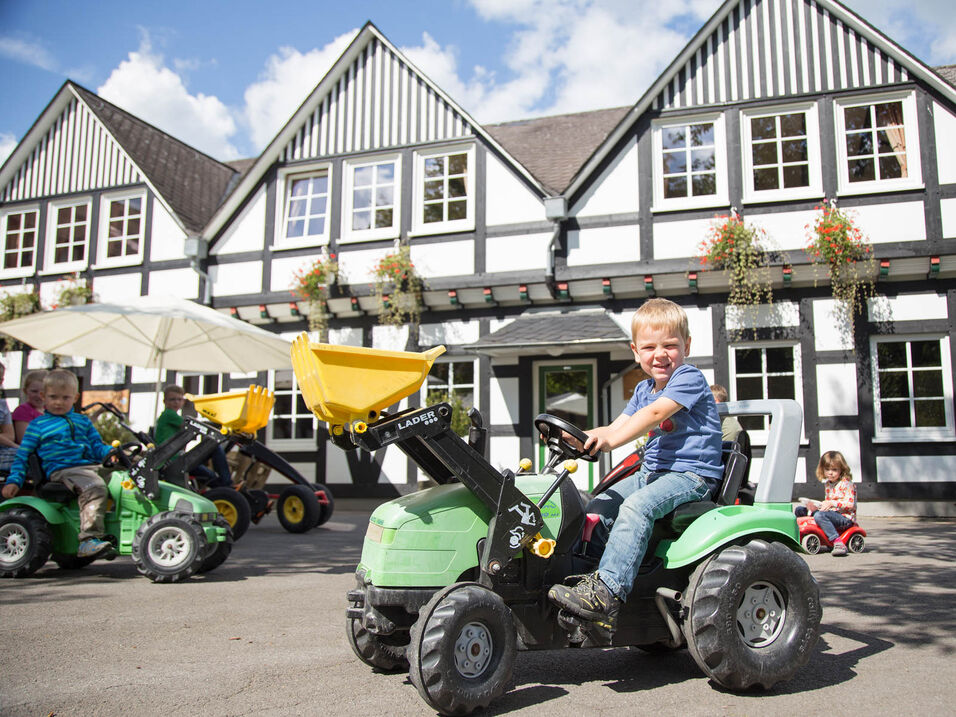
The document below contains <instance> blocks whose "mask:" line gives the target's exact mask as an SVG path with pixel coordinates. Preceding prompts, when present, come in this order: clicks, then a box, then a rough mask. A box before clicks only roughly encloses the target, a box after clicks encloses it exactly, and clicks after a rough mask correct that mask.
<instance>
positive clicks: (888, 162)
mask: <svg viewBox="0 0 956 717" xmlns="http://www.w3.org/2000/svg"><path fill="white" fill-rule="evenodd" d="M901 160H902V158H901V157H900V156H899V155H895V154H893V155H890V156H889V157H880V179H899V178H900V177H905V176H906V170H905V169H904V168H903V163H902V161H901Z"/></svg>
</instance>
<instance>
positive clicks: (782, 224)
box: [0, 0, 956, 513]
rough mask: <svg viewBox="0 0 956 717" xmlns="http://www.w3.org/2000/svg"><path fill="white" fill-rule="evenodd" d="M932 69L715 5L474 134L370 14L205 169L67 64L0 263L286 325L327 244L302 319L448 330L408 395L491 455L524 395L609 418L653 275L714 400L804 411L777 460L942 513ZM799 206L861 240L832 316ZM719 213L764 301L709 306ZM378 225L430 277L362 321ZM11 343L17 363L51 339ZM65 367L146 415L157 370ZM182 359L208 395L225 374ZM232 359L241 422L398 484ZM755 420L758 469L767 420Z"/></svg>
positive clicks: (525, 415) (942, 86)
mask: <svg viewBox="0 0 956 717" xmlns="http://www.w3.org/2000/svg"><path fill="white" fill-rule="evenodd" d="M954 75H956V72H954V71H953V68H935V69H933V68H930V67H927V66H926V65H924V64H923V63H922V62H920V61H919V60H918V59H917V58H916V57H914V56H913V55H912V54H910V53H909V52H908V51H907V50H905V49H904V48H902V47H900V46H899V45H897V44H896V43H894V42H893V41H892V40H891V39H890V38H888V37H886V36H885V35H884V34H883V33H881V32H880V31H879V30H878V29H877V28H874V27H873V26H871V25H870V24H868V23H867V22H865V21H864V20H862V19H861V18H860V17H859V16H857V15H855V14H854V13H853V12H851V11H850V10H848V9H847V8H846V7H844V6H843V5H841V4H840V3H838V2H835V1H833V0H728V1H727V2H725V3H724V4H723V5H721V7H720V8H719V9H718V10H717V12H716V13H715V14H714V15H713V17H712V18H711V19H710V20H709V21H708V22H707V23H706V25H704V26H703V27H702V28H701V29H700V31H699V32H698V33H697V34H696V35H695V36H694V37H693V39H692V40H691V41H690V42H689V43H688V45H687V46H686V47H685V48H684V50H683V51H682V52H681V53H680V54H679V55H678V56H677V57H676V58H675V59H674V61H673V62H672V63H671V65H670V66H669V67H668V68H667V69H666V70H665V71H664V72H663V73H662V74H661V75H660V76H659V77H658V78H657V80H656V81H655V82H654V83H653V85H652V86H651V87H650V89H648V90H647V92H645V93H644V95H643V96H642V97H641V98H640V99H639V100H638V101H637V103H636V104H634V105H632V106H627V107H620V108H616V109H608V110H600V111H595V112H584V113H578V114H572V115H564V116H558V117H545V118H538V119H531V120H527V121H519V122H508V123H504V124H497V125H485V126H483V125H480V124H479V123H478V122H476V121H475V120H474V119H473V118H472V116H471V115H470V114H469V113H468V111H467V110H466V109H465V108H463V107H461V106H460V105H458V104H457V103H456V102H455V100H454V98H452V97H450V96H449V95H448V94H447V93H446V92H445V91H443V90H442V89H441V88H440V87H438V86H437V85H436V84H435V83H434V82H433V81H431V80H430V79H429V78H428V77H427V76H426V75H425V74H424V73H422V72H421V71H420V70H419V69H418V68H416V67H415V66H414V65H413V64H412V63H411V62H410V61H409V60H408V58H406V57H404V56H403V54H402V53H401V52H400V51H399V50H398V49H397V48H396V47H395V46H393V45H392V44H391V43H390V42H389V40H388V39H387V37H386V36H385V35H383V34H382V33H381V32H380V31H379V30H378V29H377V28H376V27H375V26H374V25H372V24H368V25H366V26H365V27H364V28H363V29H362V30H361V31H360V33H359V34H358V35H357V37H356V38H355V40H354V41H353V42H352V43H351V45H350V46H349V47H348V49H347V50H346V51H345V52H344V53H343V55H342V56H341V57H340V58H339V59H338V61H337V62H336V63H335V64H334V65H333V67H332V68H331V70H330V71H329V72H328V73H327V74H326V75H325V76H324V77H323V78H321V79H319V81H318V84H317V85H316V87H315V89H314V90H313V91H312V93H311V94H310V95H309V96H308V97H307V98H306V99H305V101H304V102H303V103H302V105H301V106H300V107H299V109H298V110H297V111H296V112H295V114H294V115H293V116H292V117H291V118H290V119H289V121H288V122H287V123H286V124H285V126H284V127H283V128H282V129H281V130H280V131H279V133H278V134H277V135H276V136H275V138H274V139H273V140H272V142H271V143H270V144H269V145H268V146H267V147H266V149H265V150H264V151H263V152H262V154H260V155H259V156H258V157H256V158H254V159H251V160H246V161H243V162H234V163H229V164H224V163H220V162H218V161H216V160H214V159H212V158H210V157H207V156H205V155H203V154H202V153H200V152H197V151H195V150H193V149H191V148H189V147H187V146H185V145H183V144H182V143H180V142H178V141H177V140H175V139H173V138H171V137H169V136H168V135H165V134H164V133H162V132H160V131H158V130H156V129H155V128H153V127H151V126H149V125H148V124H146V123H144V122H142V121H141V120H139V119H137V118H135V117H133V116H131V115H129V114H128V113H126V112H124V111H122V110H120V109H119V108H116V107H114V106H112V105H110V104H109V103H107V102H105V101H103V100H102V99H100V98H98V97H96V96H95V95H94V94H92V93H90V92H89V91H87V90H85V89H83V88H81V87H78V86H77V85H75V84H73V83H71V82H68V83H66V85H64V87H63V88H62V89H61V90H60V92H59V93H58V94H57V96H56V97H55V98H54V100H53V101H52V102H51V104H50V105H49V106H48V107H47V108H46V109H45V110H44V112H43V113H42V114H41V116H40V118H39V119H38V120H37V123H36V124H35V125H34V127H33V128H31V130H30V131H29V132H28V133H27V135H26V136H25V137H24V139H23V141H22V142H21V143H20V145H19V146H18V147H17V149H16V150H15V152H14V153H13V155H12V156H11V157H10V158H9V159H8V160H7V162H6V163H5V164H4V166H3V167H2V169H0V232H2V234H3V237H4V260H3V265H2V268H0V283H2V286H3V290H4V291H5V292H8V293H9V292H14V291H20V290H22V289H21V288H20V287H22V286H27V287H29V288H35V289H38V290H39V292H40V295H41V298H43V300H44V302H45V303H46V304H47V305H49V303H50V302H51V301H53V299H54V298H55V296H56V292H57V291H58V288H57V287H58V286H61V285H62V282H63V281H66V280H70V277H73V276H74V275H75V276H78V277H79V280H81V281H87V282H92V286H93V289H94V291H95V293H96V295H97V297H98V298H100V299H101V300H106V299H109V298H114V297H120V296H124V295H131V294H144V293H158V292H160V291H170V292H173V293H177V294H179V295H181V296H185V297H187V298H194V299H196V300H199V301H201V302H204V303H209V304H211V305H213V306H214V307H216V308H217V309H219V310H221V311H223V312H227V313H230V314H233V315H236V316H239V317H241V318H243V319H246V320H248V321H250V322H253V323H259V324H261V325H264V326H266V327H268V328H270V329H272V330H274V331H277V332H279V333H282V334H287V335H290V336H291V335H293V334H295V333H297V332H299V331H302V330H305V328H306V320H305V313H306V312H307V307H306V306H305V305H303V304H302V302H298V303H297V302H296V301H295V298H294V297H293V296H292V295H291V294H290V287H291V285H292V282H293V280H294V274H295V272H296V271H297V270H299V269H301V268H302V267H304V266H306V265H308V264H309V263H311V262H312V261H314V260H315V259H316V257H317V256H319V255H320V252H322V251H326V252H330V253H332V254H334V255H335V256H336V258H337V260H338V263H339V266H340V269H341V277H340V279H339V281H338V283H337V284H336V285H334V286H332V287H331V289H330V294H329V298H328V300H327V311H328V312H329V315H330V321H329V329H328V340H329V341H331V342H333V343H342V344H351V345H365V346H375V347H379V348H398V349H406V348H408V349H417V348H418V347H423V348H424V347H428V346H432V345H435V344H444V345H445V346H446V347H447V349H448V351H447V353H446V354H445V356H443V357H442V358H441V359H440V361H439V363H437V364H436V366H435V368H434V369H433V371H432V374H431V376H430V377H429V379H428V381H427V383H426V385H425V387H423V391H422V394H421V396H419V397H415V398H413V399H412V401H413V402H414V401H425V400H428V397H429V393H430V392H438V393H442V394H451V395H455V396H458V397H459V398H460V399H462V401H463V402H464V403H465V404H466V405H474V406H476V407H477V408H478V409H479V410H480V411H481V413H482V415H483V417H484V421H485V425H486V426H487V427H488V428H489V432H490V439H489V446H488V450H489V456H490V459H491V460H492V462H493V463H495V464H496V465H499V466H501V467H512V468H514V467H515V466H516V465H517V463H518V461H519V459H520V458H522V457H525V456H527V457H530V458H532V459H534V460H540V458H541V455H540V450H541V449H540V447H539V446H538V443H537V440H536V436H535V435H534V431H533V428H532V419H533V417H534V415H535V414H537V413H538V412H541V411H548V412H551V413H558V414H559V415H563V416H566V417H568V418H570V419H571V420H572V421H574V422H576V423H578V424H580V425H583V426H591V425H595V424H598V423H602V422H606V421H608V420H611V419H613V417H614V416H616V415H617V414H618V413H619V412H620V410H621V408H622V407H623V406H624V404H625V402H626V400H627V397H628V396H629V393H630V391H631V390H632V389H633V386H634V383H635V382H636V381H637V380H639V378H640V371H639V369H638V368H637V367H636V366H635V364H634V362H633V357H632V356H631V354H630V351H629V349H628V340H629V336H628V325H629V318H630V315H631V313H632V312H633V311H634V309H636V308H637V307H638V306H639V305H640V304H641V302H642V301H644V300H645V299H646V298H647V297H649V296H666V297H668V298H670V299H672V300H674V301H676V302H678V303H680V304H681V305H682V306H683V307H684V308H685V309H686V311H687V313H688V315H689V318H690V322H691V332H692V335H693V346H692V349H693V350H692V356H691V360H692V361H693V362H694V363H696V365H698V366H699V367H700V368H701V369H702V370H703V371H704V372H705V374H706V375H707V376H708V377H709V378H711V379H712V380H713V381H714V382H716V383H721V384H724V385H725V386H727V388H728V389H729V392H730V396H731V398H732V399H745V398H763V397H788V398H795V399H796V400H798V401H799V402H800V403H801V404H802V405H803V408H804V415H805V427H804V435H803V436H802V442H801V461H800V465H799V468H798V481H800V482H803V481H810V482H813V471H814V468H815V466H816V461H817V458H818V457H819V455H820V453H821V452H822V451H825V450H830V449H835V450H840V451H841V452H843V453H844V454H845V455H846V456H847V458H848V459H849V462H850V464H851V466H853V467H854V473H855V477H856V479H857V480H858V481H860V485H859V495H860V498H861V500H862V501H864V502H868V503H870V504H871V505H873V504H875V503H880V504H881V505H883V506H886V507H888V506H890V505H897V504H899V503H900V502H903V501H906V502H908V504H909V507H908V508H907V510H908V511H909V512H923V513H925V512H931V511H938V510H945V509H947V506H950V507H951V506H952V501H953V496H954V495H956V490H954V488H956V481H954V479H953V478H952V476H951V471H950V469H951V467H952V466H953V464H954V456H956V426H954V401H953V387H952V384H953V373H954V365H956V364H954V359H953V356H952V352H951V343H952V340H953V334H954V324H956V283H954V280H953V277H954V275H956V252H954V251H953V249H952V248H951V246H950V245H951V243H952V242H954V241H956V139H954V138H956V88H954V85H953V84H952V83H953V80H954ZM595 81H600V78H595ZM823 202H836V206H838V207H839V208H840V209H841V210H845V211H846V212H847V213H848V214H849V215H850V216H851V217H852V218H853V220H854V222H855V223H856V225H857V226H858V227H859V228H860V229H861V230H862V231H863V233H864V234H865V235H866V236H867V237H868V241H869V242H870V243H871V245H872V246H873V248H874V254H875V257H876V263H875V264H874V269H873V272H872V278H873V280H874V282H875V289H876V295H875V296H874V297H873V298H871V299H870V301H869V302H868V305H867V307H866V308H865V310H864V311H863V313H862V314H861V315H860V316H858V317H857V320H856V322H855V323H854V325H853V328H852V330H847V327H846V325H845V323H841V321H839V320H838V317H839V312H838V311H837V306H836V303H835V299H834V297H833V294H832V292H831V287H830V285H829V281H828V276H827V274H826V272H825V271H823V270H822V269H821V268H820V267H819V266H818V265H815V264H813V263H812V262H811V260H810V258H809V257H808V255H807V253H806V251H805V246H806V243H807V227H808V225H812V223H813V222H814V219H815V216H816V214H817V212H818V207H819V206H820V205H821V204H822V203H823ZM731 212H736V213H737V214H739V215H740V217H741V218H742V219H743V221H744V222H745V223H746V224H748V225H751V226H754V227H757V228H759V229H760V230H761V231H762V232H764V233H765V235H766V237H767V241H768V242H769V243H770V246H771V247H772V251H771V252H770V255H769V256H770V260H769V264H768V266H767V267H765V268H763V269H761V272H762V275H763V276H764V277H765V278H766V279H767V280H769V281H770V282H771V283H772V287H773V299H772V302H770V303H765V304H762V305H760V306H759V307H758V308H757V310H756V311H741V310H739V309H738V308H737V307H734V306H730V305H729V304H728V295H729V293H730V290H731V288H732V287H731V286H730V285H729V280H728V276H727V273H726V272H723V271H715V270H712V269H711V268H710V267H707V266H702V265H701V264H700V260H699V255H700V248H699V247H700V244H701V241H702V240H703V239H704V238H705V237H706V236H707V234H708V231H709V230H710V229H711V228H712V227H713V225H714V222H715V219H714V217H715V215H728V214H730V213H731ZM396 243H399V244H401V245H407V246H409V247H410V250H411V257H412V259H413V261H414V263H415V268H416V271H417V272H418V273H419V274H421V276H422V277H423V278H424V280H425V289H424V291H423V294H422V301H423V312H422V315H421V319H420V322H419V323H417V324H409V325H404V326H400V327H394V326H388V325H382V324H381V323H380V322H379V320H378V314H379V311H380V306H379V300H378V298H377V297H376V295H375V292H374V290H373V287H372V273H371V272H372V270H373V268H374V266H375V264H376V262H377V261H379V260H380V259H381V258H382V257H383V256H384V255H385V254H386V253H388V252H390V251H392V250H393V248H394V247H395V246H396ZM21 356H22V358H21ZM7 360H8V363H10V364H11V368H12V369H13V370H11V371H9V372H8V375H9V376H10V377H11V378H12V379H14V380H15V377H16V375H17V374H18V373H19V372H20V369H21V367H26V366H27V365H31V363H43V362H44V361H48V360H49V359H48V357H43V356H36V355H33V354H30V353H23V354H20V353H18V352H14V353H8V354H7ZM72 362H73V363H74V364H75V365H76V370H77V371H78V373H80V375H81V377H82V378H83V380H84V387H89V388H90V389H91V390H95V389H101V388H102V389H116V388H123V387H131V388H132V392H131V398H130V410H131V415H132V417H133V418H134V420H135V421H137V422H138V423H140V424H143V425H148V423H149V422H150V420H151V416H149V415H148V413H147V412H146V411H147V408H146V407H147V406H149V405H151V400H150V401H144V400H143V399H142V398H138V396H139V397H141V396H144V395H146V392H147V391H148V390H151V387H152V385H153V383H152V382H153V381H155V376H150V375H149V374H148V372H145V371H144V370H142V369H136V368H132V367H119V368H117V367H110V366H100V365H97V364H90V365H86V364H85V363H84V362H82V361H81V360H76V359H73V360H72ZM172 378H173V377H170V380H172ZM188 380H189V381H190V382H191V384H190V386H191V387H192V388H194V389H198V390H217V389H228V388H231V387H234V386H241V385H243V384H244V383H248V382H249V381H250V377H229V376H224V377H204V378H202V379H200V378H188ZM257 380H259V381H260V382H263V381H264V382H268V384H269V386H270V388H272V389H273V390H274V391H275V393H276V396H277V402H276V407H275V411H274V415H273V419H272V421H271V422H270V424H269V426H268V427H267V428H266V429H265V435H264V440H266V442H267V443H268V444H269V445H270V446H271V447H272V448H274V449H275V450H277V451H279V452H281V453H282V454H283V455H285V456H286V457H287V458H288V459H289V460H290V461H291V462H293V463H294V464H295V465H296V466H297V467H298V468H300V469H301V470H302V471H303V472H304V473H305V474H307V475H311V476H315V479H316V480H317V481H320V482H322V483H325V484H328V485H329V486H330V487H331V488H332V489H333V491H334V492H335V493H336V495H340V496H343V497H344V496H351V497H358V496H362V497H382V496H386V495H393V494H395V493H396V492H406V491H410V490H414V489H416V488H417V487H418V485H419V483H420V481H421V480H422V479H423V478H424V476H423V475H421V474H420V473H419V471H418V470H417V469H416V467H415V466H414V464H412V463H411V462H410V461H409V460H408V459H407V458H406V457H405V456H404V455H403V454H401V453H400V452H398V451H397V450H394V449H387V450H385V451H383V452H381V453H380V454H377V455H374V456H368V455H362V454H359V453H357V452H350V453H344V452H342V451H340V450H338V449H337V448H334V447H332V446H331V444H329V443H328V442H327V440H326V434H325V432H324V426H322V425H319V424H317V423H316V422H315V420H314V418H313V417H312V415H311V413H309V411H308V410H307V409H306V407H305V406H304V404H303V402H302V400H301V399H300V397H299V396H298V393H297V387H296V384H295V379H294V376H293V374H292V371H291V368H290V369H289V370H287V371H275V372H270V373H268V374H263V375H261V376H258V377H257ZM8 383H10V384H11V385H12V383H13V381H9V382H8ZM754 421H755V422H753V423H751V424H750V426H749V428H750V433H751V436H752V438H753V440H754V444H755V451H754V453H755V462H756V463H759V461H760V459H761V455H762V446H761V443H762V441H763V440H764V439H765V428H766V426H765V425H764V424H763V423H762V422H761V420H760V419H754ZM628 450H629V448H628V447H625V448H622V449H619V450H618V451H616V452H615V453H614V454H613V456H612V457H611V460H612V461H613V460H615V459H617V458H620V457H622V456H623V455H624V454H625V453H626V452H627V451H628ZM601 467H602V466H598V467H588V469H587V470H583V471H581V472H579V473H578V474H577V478H576V479H577V480H578V481H579V484H580V486H581V487H583V488H587V487H588V486H589V485H590V484H591V483H593V482H594V481H595V480H596V479H597V477H598V474H599V471H600V469H601ZM603 467H604V468H606V467H608V466H607V463H605V464H604V465H603ZM757 474H758V473H757V472H754V473H752V475H757ZM814 488H815V486H812V485H811V486H798V488H797V490H799V492H800V493H801V494H803V493H807V492H810V491H812V490H813V489H814Z"/></svg>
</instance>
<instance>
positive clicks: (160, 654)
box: [0, 501, 956, 717]
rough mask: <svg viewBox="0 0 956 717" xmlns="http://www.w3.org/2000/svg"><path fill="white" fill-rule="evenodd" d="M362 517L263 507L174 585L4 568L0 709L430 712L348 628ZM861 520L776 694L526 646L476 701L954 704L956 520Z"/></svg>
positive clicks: (548, 707)
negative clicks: (206, 563)
mask: <svg viewBox="0 0 956 717" xmlns="http://www.w3.org/2000/svg"><path fill="white" fill-rule="evenodd" d="M343 502H344V501H343ZM367 519H368V512H367V511H364V510H347V509H345V508H344V507H339V508H338V509H337V510H336V513H335V515H334V516H333V517H332V520H331V521H330V522H329V523H327V524H326V525H325V526H322V527H321V528H319V529H316V530H314V531H312V532H310V533H307V534H304V535H292V534H290V533H287V532H285V531H284V530H282V528H281V527H280V526H279V524H278V522H277V521H276V519H275V518H274V517H272V516H270V517H268V518H267V519H266V520H265V521H263V523H262V524H260V525H258V526H252V527H251V528H250V529H249V532H248V533H247V534H246V535H245V537H243V538H242V540H241V541H239V543H237V545H236V548H235V550H234V551H233V554H232V556H231V557H230V559H229V560H228V561H227V562H226V563H225V564H224V565H223V566H222V567H220V568H219V569H218V570H216V571H215V572H213V573H210V574H209V575H206V576H203V577H200V578H194V579H192V580H190V581H188V582H185V583H182V584H177V585H154V584H153V583H151V582H149V581H148V580H146V579H145V578H143V577H140V576H139V575H138V574H137V572H136V569H135V567H134V566H133V564H132V561H131V560H130V559H129V558H117V559H116V560H115V561H114V562H112V563H96V564H94V565H92V566H90V567H88V568H85V569H84V570H81V571H73V572H65V571H60V570H59V569H57V568H56V566H55V564H53V563H50V564H49V566H47V567H46V568H44V569H43V570H41V571H40V572H39V573H37V574H36V575H35V576H34V577H32V578H29V579H26V580H2V581H0V714H2V715H5V716H7V717H12V716H14V715H30V716H31V717H36V716H43V715H52V714H55V715H59V716H65V715H83V716H84V717H86V716H91V715H164V716H166V717H171V716H173V715H190V716H191V717H194V716H206V715H209V716H212V715H276V716H278V715H290V714H298V715H317V714H323V715H429V714H434V712H432V711H431V710H429V709H428V708H427V707H426V706H425V704H424V703H423V702H422V701H421V699H420V698H419V697H418V694H417V692H416V691H415V688H414V687H413V686H412V685H411V684H410V683H409V681H408V677H407V675H404V674H394V675H384V674H375V673H373V672H372V671H371V670H370V669H369V668H367V667H366V666H365V665H363V664H362V663H360V662H359V661H358V660H357V659H356V658H355V657H354V656H353V655H352V652H351V650H350V648H349V646H348V643H347V641H346V639H345V634H344V610H345V592H346V590H347V589H349V588H350V587H351V586H352V582H353V579H352V572H353V570H354V566H355V563H356V562H357V560H358V558H359V554H360V552H361V545H362V536H363V534H364V531H365V525H366V523H367ZM864 527H866V528H867V531H868V533H869V537H868V539H867V540H868V546H867V548H868V549H867V552H865V553H864V554H862V555H851V556H849V557H848V558H846V559H843V560H839V559H835V558H833V557H831V556H829V555H826V554H823V555H817V556H805V557H806V560H807V561H808V562H809V564H810V566H811V569H812V571H813V573H814V575H815V576H816V577H817V580H818V581H819V582H820V587H821V593H822V596H823V602H824V615H823V625H822V636H821V639H820V641H819V643H818V645H817V648H816V653H815V655H814V657H813V658H812V660H811V662H810V664H809V665H808V666H807V667H806V668H805V669H804V670H803V671H801V672H800V673H799V674H798V676H797V677H796V678H795V679H794V680H792V681H790V682H787V683H784V684H780V685H778V686H777V687H776V688H775V689H774V690H773V691H771V692H769V693H759V692H758V693H747V694H742V695H741V694H733V693H730V692H726V691H723V690H720V689H717V688H715V687H714V686H713V685H712V684H711V683H709V682H708V680H707V679H706V678H705V677H703V675H702V673H701V672H700V670H699V669H698V668H697V666H696V665H695V664H694V662H693V660H692V659H691V657H690V656H689V655H688V654H687V652H686V650H682V651H680V652H677V653H672V654H668V655H649V654H646V653H644V652H641V651H639V650H621V649H618V650H602V651H598V650H579V651H558V652H555V651H550V652H538V653H522V654H519V657H518V662H517V668H516V673H515V683H516V684H515V687H514V689H513V690H512V691H511V692H509V693H508V694H506V695H505V696H504V697H502V698H500V699H499V700H498V701H496V702H495V703H493V704H492V706H491V707H490V708H489V709H488V710H487V711H486V712H484V714H487V715H512V714H514V715H573V714H585V713H586V714H589V715H615V716H618V715H626V714H637V713H639V711H640V712H643V711H652V712H653V713H655V714H656V715H757V714H759V715H761V716H766V715H787V716H788V717H792V716H793V715H800V714H808V713H817V712H826V713H831V712H833V713H842V714H869V715H884V714H885V715H897V714H901V713H902V714H914V713H924V714H944V713H950V714H951V713H952V710H953V705H954V704H956V680H954V676H956V611H954V605H956V534H954V528H956V521H951V520H917V519H912V518H882V519H878V518H872V519H868V520H867V521H866V522H865V523H864Z"/></svg>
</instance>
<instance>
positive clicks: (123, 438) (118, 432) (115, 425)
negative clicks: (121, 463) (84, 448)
mask: <svg viewBox="0 0 956 717" xmlns="http://www.w3.org/2000/svg"><path fill="white" fill-rule="evenodd" d="M92 420H93V427H94V428H96V430H97V432H98V433H99V434H100V438H102V439H103V442H104V443H112V442H113V441H119V442H120V443H135V442H138V441H137V439H136V436H134V435H133V434H132V433H130V432H129V431H128V430H127V429H126V428H124V427H123V425H122V424H121V423H120V421H119V419H118V418H117V417H116V416H114V415H113V414H112V413H107V412H106V411H103V412H102V413H100V414H99V415H98V416H95V417H94V418H93V419H92Z"/></svg>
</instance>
